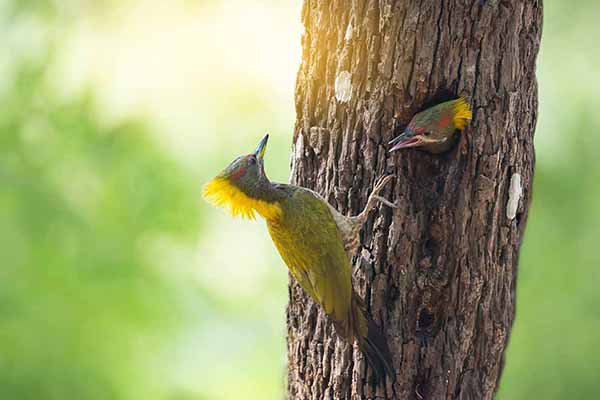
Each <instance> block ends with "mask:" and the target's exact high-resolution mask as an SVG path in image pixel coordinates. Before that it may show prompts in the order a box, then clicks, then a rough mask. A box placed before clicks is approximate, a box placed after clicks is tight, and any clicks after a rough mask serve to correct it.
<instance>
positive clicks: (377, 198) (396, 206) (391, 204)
mask: <svg viewBox="0 0 600 400" xmlns="http://www.w3.org/2000/svg"><path fill="white" fill-rule="evenodd" d="M373 198H374V199H375V200H377V201H378V202H380V203H382V204H385V205H386V206H388V207H390V208H394V209H396V208H398V205H397V204H396V203H392V202H391V201H389V200H388V199H386V198H383V197H381V196H378V195H373Z"/></svg>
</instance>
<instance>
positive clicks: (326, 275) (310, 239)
mask: <svg viewBox="0 0 600 400" xmlns="http://www.w3.org/2000/svg"><path fill="white" fill-rule="evenodd" d="M290 190H293V192H292V193H290V196H289V197H288V198H287V199H286V200H285V201H283V202H282V208H283V213H282V216H281V218H279V219H276V220H268V221H267V225H268V228H269V233H270V234H271V238H272V239H273V242H274V243H275V246H276V247H277V250H278V251H279V254H281V257H282V258H283V261H284V262H285V264H286V265H287V266H288V268H289V269H290V272H291V273H292V275H293V276H294V278H295V279H296V281H298V283H299V284H300V286H302V288H303V289H304V290H305V291H306V293H308V294H309V295H310V296H311V297H312V298H313V299H314V300H315V301H316V302H318V303H319V304H320V305H321V306H322V307H323V310H324V311H325V313H326V314H327V316H328V317H329V318H330V319H331V320H332V322H333V324H334V326H335V329H336V332H337V334H338V335H340V336H341V337H343V338H344V339H346V340H347V341H350V342H351V341H352V340H353V339H356V341H357V342H358V346H359V348H360V349H361V351H362V352H363V353H364V354H365V356H366V358H367V361H368V362H369V364H370V365H371V366H372V367H373V368H374V369H375V372H376V375H377V376H378V377H383V376H384V375H386V374H387V375H388V376H390V377H394V370H393V368H392V358H391V354H390V351H389V348H388V346H387V343H386V340H385V338H384V336H383V335H382V333H381V331H380V329H379V327H378V326H377V325H376V324H375V323H374V322H373V320H372V319H371V318H370V317H369V316H368V313H367V312H366V308H365V307H364V304H363V303H362V301H361V300H360V298H359V297H358V295H356V293H354V290H353V289H352V274H351V269H350V259H349V258H348V255H347V254H346V251H345V249H344V243H343V240H342V236H341V233H340V231H339V229H338V227H337V225H336V222H335V220H334V218H333V215H332V214H331V210H330V209H329V206H328V205H327V203H326V202H325V201H324V200H323V199H321V198H320V197H318V196H317V195H315V194H314V193H313V192H311V191H309V190H306V189H302V188H294V189H290Z"/></svg>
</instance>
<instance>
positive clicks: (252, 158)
mask: <svg viewBox="0 0 600 400" xmlns="http://www.w3.org/2000/svg"><path fill="white" fill-rule="evenodd" d="M248 162H249V163H250V165H254V164H256V157H254V156H252V157H250V159H249V160H248Z"/></svg>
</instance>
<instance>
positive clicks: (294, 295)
mask: <svg viewBox="0 0 600 400" xmlns="http://www.w3.org/2000/svg"><path fill="white" fill-rule="evenodd" d="M302 19H303V23H304V26H305V33H304V35H303V38H302V46H303V59H302V65H301V67H300V70H299V72H298V80H297V86H296V112H297V120H296V128H295V133H294V157H293V161H292V181H293V182H295V183H296V184H298V185H301V186H305V187H308V188H312V189H314V190H316V191H318V192H319V193H321V194H322V195H324V197H325V198H326V199H327V200H328V201H329V202H330V203H331V204H332V205H334V206H335V207H336V208H338V210H339V211H340V212H342V213H344V214H348V215H355V214H357V213H358V212H359V211H360V209H361V208H362V207H363V206H364V204H365V203H366V200H367V196H368V194H369V191H370V189H371V188H372V186H373V183H374V181H375V180H376V178H377V177H379V176H381V175H383V174H384V173H391V174H393V175H394V176H395V179H394V182H393V184H391V185H390V186H389V187H388V188H387V189H386V191H385V192H384V195H385V196H386V197H388V198H390V199H391V200H392V201H394V202H396V203H397V204H398V206H399V208H398V209H397V210H392V209H389V208H386V207H380V208H378V210H376V212H373V213H372V215H371V217H370V219H369V221H368V222H367V224H366V225H365V227H364V228H363V231H362V234H361V243H362V250H361V251H360V252H359V254H357V255H356V257H355V258H354V259H353V265H354V271H353V278H354V282H353V283H354V287H355V288H356V290H357V292H358V293H359V294H360V295H361V296H363V297H364V298H365V302H366V304H368V306H369V310H370V312H371V314H372V316H373V318H374V319H375V321H377V322H378V323H379V324H380V325H381V326H382V328H383V330H384V332H385V335H386V337H387V339H388V343H389V346H390V349H391V351H392V353H393V356H394V366H395V369H396V371H397V378H396V380H395V382H393V383H392V382H390V381H389V380H387V381H386V383H385V384H381V385H376V384H375V381H374V377H373V375H372V373H371V372H367V370H366V366H365V359H364V357H363V355H362V354H361V353H360V352H359V351H358V349H357V347H356V345H347V344H346V343H344V342H343V341H341V340H338V339H337V337H336V334H335V331H334V329H333V327H332V324H331V323H330V322H328V321H327V319H326V318H325V316H324V314H323V313H322V311H321V310H320V309H319V307H318V306H316V305H315V303H313V302H312V301H311V300H310V299H309V298H308V296H306V295H305V294H304V293H303V292H302V290H301V289H300V287H299V286H298V285H297V284H296V283H294V282H293V281H291V283H290V304H289V307H288V317H287V320H288V368H289V370H288V381H289V383H288V395H289V398H290V399H330V398H332V399H350V398H352V399H358V398H368V399H372V398H382V399H383V398H384V399H490V398H492V397H493V395H494V393H495V391H496V389H497V387H498V381H499V378H500V374H501V372H502V366H503V354H504V350H505V349H506V346H507V343H508V338H509V335H510V330H511V326H512V323H513V319H514V313H515V285H516V273H517V260H518V254H519V247H520V245H521V241H522V238H523V230H524V227H525V221H526V217H527V210H528V206H529V203H530V199H531V183H532V177H533V167H534V148H533V132H534V128H535V123H536V117H537V86H536V79H535V61H536V56H537V53H538V49H539V44H540V35H541V23H542V4H541V1H536V0H512V1H508V0H490V1H475V0H462V1H458V0H447V1H439V0H438V1H434V0H421V1H415V0H410V1H392V0H380V1H374V0H353V1H352V2H350V1H348V2H345V1H340V0H333V1H314V0H305V3H304V8H303V11H302ZM450 93H451V94H452V95H454V96H457V95H461V96H464V97H466V99H467V101H468V102H469V103H470V104H471V105H472V107H473V121H472V122H471V124H470V125H469V126H468V127H467V129H466V130H465V132H464V133H463V134H462V135H461V139H460V142H459V144H458V145H457V146H456V147H455V148H454V149H453V150H451V151H450V152H449V153H446V154H443V155H430V154H427V153H424V152H420V151H417V150H403V151H400V152H396V153H393V154H390V153H388V150H389V146H388V144H387V143H388V142H389V141H390V140H391V139H392V138H393V137H394V136H395V135H397V134H399V132H400V131H399V129H397V128H401V127H402V126H403V125H405V124H407V123H408V121H409V120H410V118H411V117H412V115H413V114H414V113H415V112H417V111H420V110H421V109H423V107H424V105H425V104H431V103H435V102H436V101H437V100H444V99H445V98H448V95H449V94H450ZM369 371H370V370H369Z"/></svg>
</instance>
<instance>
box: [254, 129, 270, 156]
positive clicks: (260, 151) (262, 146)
mask: <svg viewBox="0 0 600 400" xmlns="http://www.w3.org/2000/svg"><path fill="white" fill-rule="evenodd" d="M268 141H269V134H268V133H267V134H266V135H265V137H264V138H262V140H261V141H260V143H259V144H258V146H256V150H255V151H254V155H255V156H256V158H258V159H259V160H262V159H263V157H264V156H265V150H266V149H267V142H268Z"/></svg>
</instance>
